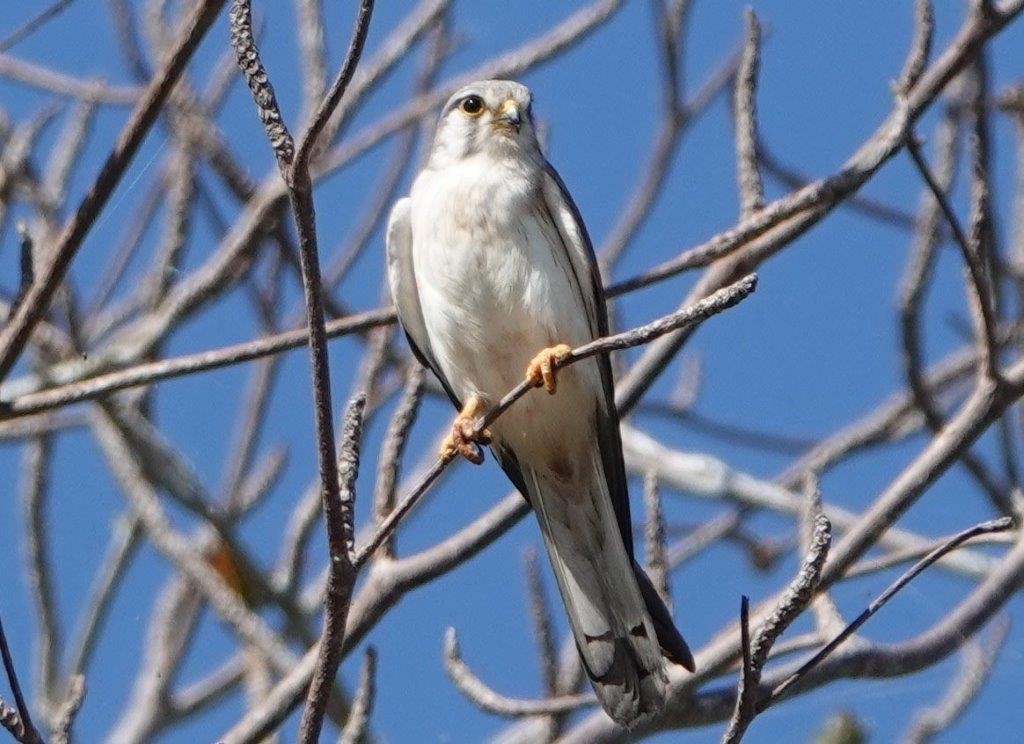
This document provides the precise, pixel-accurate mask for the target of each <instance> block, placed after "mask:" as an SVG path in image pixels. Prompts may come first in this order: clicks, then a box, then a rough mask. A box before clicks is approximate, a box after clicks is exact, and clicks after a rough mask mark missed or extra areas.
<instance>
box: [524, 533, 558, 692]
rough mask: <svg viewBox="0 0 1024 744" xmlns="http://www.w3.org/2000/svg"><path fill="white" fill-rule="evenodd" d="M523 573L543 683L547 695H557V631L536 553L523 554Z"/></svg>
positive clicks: (530, 549)
mask: <svg viewBox="0 0 1024 744" xmlns="http://www.w3.org/2000/svg"><path fill="white" fill-rule="evenodd" d="M523 572H524V573H525V574H526V590H527V596H528V599H529V603H530V621H531V624H532V626H533V637H534V641H535V642H536V644H537V656H538V657H539V660H540V670H541V683H542V685H543V687H544V692H545V693H546V694H548V695H554V694H555V693H556V692H557V691H558V654H557V652H556V651H555V636H554V629H553V628H552V627H551V607H550V606H549V605H548V602H547V598H546V597H545V595H544V584H543V582H542V581H541V575H540V563H539V562H538V561H537V551H536V550H534V549H533V548H527V549H525V550H524V551H523Z"/></svg>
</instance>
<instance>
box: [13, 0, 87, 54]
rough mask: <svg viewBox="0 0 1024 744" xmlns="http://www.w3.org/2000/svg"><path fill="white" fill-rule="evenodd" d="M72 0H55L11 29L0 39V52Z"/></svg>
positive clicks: (20, 39) (35, 28) (30, 33)
mask: <svg viewBox="0 0 1024 744" xmlns="http://www.w3.org/2000/svg"><path fill="white" fill-rule="evenodd" d="M73 2H74V0H56V2H54V3H52V4H51V5H50V6H49V7H46V8H43V9H42V10H41V11H39V12H38V13H36V14H35V15H34V16H33V17H32V18H30V19H28V20H27V21H25V22H24V23H23V24H22V25H21V26H19V27H18V28H16V29H14V30H13V31H11V32H10V33H9V34H7V35H6V36H5V37H3V38H2V39H0V54H3V53H4V52H6V51H7V50H8V49H10V48H11V47H12V46H14V45H15V44H17V43H18V42H19V41H22V40H23V39H26V38H28V37H29V36H31V35H32V34H33V33H34V32H35V31H37V30H38V29H39V28H41V27H42V26H43V25H44V24H45V23H46V22H47V21H49V20H51V19H53V18H56V17H57V16H58V15H60V13H61V11H62V10H64V9H65V8H66V7H68V6H69V5H71V3H73Z"/></svg>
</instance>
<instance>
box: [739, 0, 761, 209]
mask: <svg viewBox="0 0 1024 744" xmlns="http://www.w3.org/2000/svg"><path fill="white" fill-rule="evenodd" d="M743 20H744V23H745V24H746V40H745V41H744V44H743V57H742V58H741V59H740V68H739V70H738V71H737V73H736V83H735V86H734V88H733V104H732V105H733V120H734V125H735V128H736V181H737V183H738V184H739V191H740V217H741V218H743V219H746V218H748V217H750V216H751V215H753V214H754V213H755V212H757V211H758V210H759V209H761V207H763V206H764V185H763V184H762V183H761V173H760V171H759V170H758V162H759V158H758V154H757V142H758V137H757V75H758V68H759V66H760V61H761V59H760V58H761V24H760V22H759V21H758V20H757V16H756V15H755V14H754V9H753V8H750V7H748V8H747V9H746V10H745V11H744V14H743Z"/></svg>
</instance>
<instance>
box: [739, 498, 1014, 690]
mask: <svg viewBox="0 0 1024 744" xmlns="http://www.w3.org/2000/svg"><path fill="white" fill-rule="evenodd" d="M1013 526H1014V521H1013V519H1011V518H1010V517H1002V518H1001V519H993V520H991V521H989V522H982V523H981V524H978V525H975V526H974V527H970V528H969V529H966V530H963V531H962V532H959V533H957V534H956V535H954V536H953V537H951V538H950V539H948V540H947V541H946V542H944V543H943V544H942V545H940V546H939V547H937V548H936V549H935V550H933V551H932V552H930V553H929V554H928V555H926V556H925V557H924V558H922V559H921V560H920V561H918V562H917V563H915V564H914V565H913V566H912V567H911V568H910V569H909V570H908V571H906V572H904V573H903V574H902V575H901V576H900V577H899V578H898V579H896V581H894V582H893V583H892V584H890V585H889V586H888V587H887V588H886V590H885V591H884V592H882V593H881V594H880V595H878V597H876V598H875V599H874V600H872V602H871V603H870V604H869V605H868V606H867V608H866V609H865V610H864V611H863V612H861V613H860V614H859V615H858V616H857V617H856V618H855V619H854V620H853V621H852V622H851V623H850V624H849V625H847V626H846V627H845V628H844V629H843V630H842V632H840V633H839V634H838V635H837V636H836V637H835V638H833V639H832V640H831V641H829V642H828V643H827V644H825V646H824V648H822V649H821V650H820V651H818V652H817V653H816V654H814V656H812V657H811V658H810V659H808V660H807V661H806V662H804V663H803V664H802V665H801V666H800V668H799V669H797V670H796V671H795V672H793V673H792V674H791V675H790V676H789V677H787V678H786V679H785V680H784V681H783V682H782V683H781V684H779V685H777V686H776V687H775V688H774V689H773V690H772V691H771V694H770V695H768V696H767V697H766V698H765V699H764V700H763V701H762V703H761V704H760V706H759V710H764V709H765V708H767V707H768V706H769V705H771V704H772V703H773V702H774V701H776V700H777V699H779V698H780V697H781V696H782V695H784V694H785V692H786V690H788V689H789V688H790V687H792V686H793V685H794V684H796V683H797V682H799V681H800V679H801V678H802V677H804V676H805V675H806V674H807V673H808V672H810V671H811V670H812V669H814V667H816V666H817V665H818V664H820V663H821V661H822V660H823V659H825V658H826V657H827V656H828V655H829V654H831V653H832V652H833V651H834V650H835V649H836V648H838V647H839V646H840V645H841V644H842V643H843V641H845V640H846V639H847V638H849V637H850V636H851V635H853V634H854V633H856V632H857V629H858V628H860V626H862V625H863V624H864V623H866V622H867V621H868V620H869V619H871V616H872V615H874V614H875V613H876V612H878V611H879V610H880V609H882V607H884V606H885V605H886V603H887V602H888V601H889V600H890V599H892V598H893V596H894V595H895V594H896V593H897V592H899V591H900V589H902V588H903V587H905V586H906V585H907V584H909V583H910V582H911V581H913V580H914V579H915V578H916V577H917V576H918V575H919V574H920V573H921V572H922V571H924V570H925V569H927V568H928V567H929V566H931V565H932V564H934V563H935V562H936V561H937V560H939V559H940V558H941V557H942V556H944V555H945V554H946V553H949V552H951V551H953V550H956V549H957V548H958V547H959V546H960V545H961V544H963V543H965V542H966V541H968V540H970V539H971V538H972V537H976V536H977V535H986V534H990V533H993V532H1004V531H1006V530H1009V529H1012V528H1013Z"/></svg>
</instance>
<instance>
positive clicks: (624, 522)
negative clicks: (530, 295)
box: [506, 164, 694, 689]
mask: <svg viewBox="0 0 1024 744" xmlns="http://www.w3.org/2000/svg"><path fill="white" fill-rule="evenodd" d="M544 175H545V178H544V184H543V193H544V204H545V207H546V208H547V211H548V214H549V215H550V218H551V220H552V221H553V222H554V224H555V226H556V227H557V228H558V234H559V236H560V237H561V248H562V249H563V250H565V252H566V253H567V254H568V257H569V262H570V265H571V266H572V270H573V273H574V274H575V278H576V284H577V286H578V288H579V292H580V295H581V296H582V300H583V306H584V309H585V311H586V313H587V318H588V320H589V321H590V328H591V332H592V333H593V334H594V336H595V337H598V336H606V335H608V315H607V311H606V310H605V305H604V292H603V290H602V284H601V275H600V273H599V272H598V269H597V259H596V257H595V256H594V247H593V245H592V244H591V242H590V237H589V236H588V235H587V229H586V227H584V225H583V219H582V218H581V217H580V213H579V210H578V209H577V208H576V205H575V203H573V200H572V197H570V196H569V192H568V190H567V189H566V188H565V184H564V183H562V179H561V178H560V177H559V176H558V173H556V172H555V169H554V168H553V167H551V165H550V164H548V165H547V167H546V168H545V174H544ZM558 247H559V246H555V248H556V250H557V249H558ZM596 359H597V365H598V369H599V370H600V374H601V386H602V389H603V391H604V394H603V395H602V396H601V399H600V400H599V401H598V404H597V412H596V413H597V442H598V448H599V450H600V451H599V453H598V454H599V455H600V459H601V466H602V468H603V470H604V474H605V479H606V481H607V483H608V496H609V497H610V499H611V502H612V508H613V509H614V510H615V519H616V521H617V522H618V527H619V534H621V535H622V542H623V545H624V547H625V549H626V554H627V556H628V557H629V560H630V562H631V564H632V568H633V573H634V575H635V576H636V582H637V586H638V588H639V591H640V594H641V596H642V597H643V601H644V604H645V605H646V607H647V611H648V612H649V613H650V616H651V620H652V621H653V623H654V628H655V630H656V632H657V636H658V641H659V643H660V644H661V647H662V649H663V650H664V651H665V652H666V654H667V656H668V657H669V658H670V659H672V660H673V661H675V662H677V663H679V664H681V665H682V666H684V667H685V668H686V669H689V670H690V671H691V672H692V671H693V670H694V662H693V654H692V653H690V649H689V647H688V646H687V645H686V641H685V640H683V637H682V635H680V634H679V630H678V629H677V628H676V626H675V623H673V621H672V615H671V614H670V613H669V611H668V608H666V607H665V603H664V602H663V601H662V600H661V598H660V597H659V596H658V593H657V591H655V589H654V585H653V584H651V581H650V579H649V578H647V576H646V574H644V571H643V569H642V568H640V567H639V566H638V565H637V563H636V560H635V559H634V557H633V525H632V522H631V521H630V516H629V492H628V490H627V488H626V466H625V464H624V463H623V460H622V441H621V438H620V435H619V414H618V411H617V410H616V408H615V386H614V384H613V382H612V369H611V364H610V362H609V361H608V355H607V354H601V355H599V356H598V357H596ZM508 470H509V469H508V468H507V467H506V472H508ZM520 480H522V476H520ZM549 545H550V543H549ZM554 547H556V548H558V547H559V546H554ZM556 552H557V551H556ZM553 560H554V558H553ZM595 560H596V559H595ZM564 594H565V592H564V591H563V595H564ZM566 606H567V608H568V607H569V605H568V603H567V605H566ZM571 614H572V610H571V609H570V615H571ZM624 616H625V614H624ZM630 627H632V626H630ZM634 640H635V639H634ZM599 682H600V680H597V681H595V685H597V684H598V683H599ZM595 689H598V687H597V686H595Z"/></svg>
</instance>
